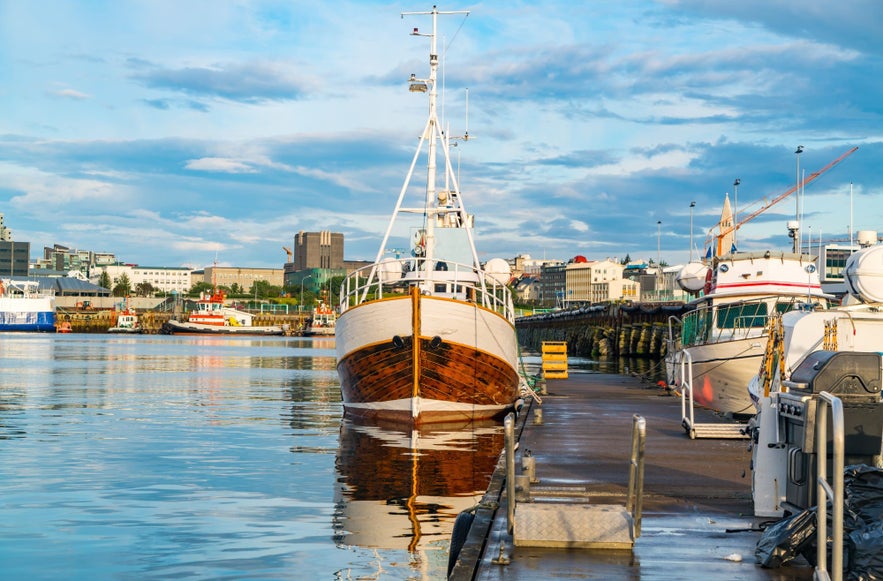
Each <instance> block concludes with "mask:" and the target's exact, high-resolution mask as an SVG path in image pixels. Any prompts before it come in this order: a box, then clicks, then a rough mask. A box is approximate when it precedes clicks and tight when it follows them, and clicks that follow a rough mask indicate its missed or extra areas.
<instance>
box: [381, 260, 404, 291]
mask: <svg viewBox="0 0 883 581" xmlns="http://www.w3.org/2000/svg"><path fill="white" fill-rule="evenodd" d="M379 270H380V272H379V276H380V281H381V282H383V283H384V284H388V283H391V282H395V281H397V280H399V279H400V278H402V261H401V260H396V259H395V258H392V257H391V256H388V257H386V258H384V259H383V260H381V261H380V265H379Z"/></svg>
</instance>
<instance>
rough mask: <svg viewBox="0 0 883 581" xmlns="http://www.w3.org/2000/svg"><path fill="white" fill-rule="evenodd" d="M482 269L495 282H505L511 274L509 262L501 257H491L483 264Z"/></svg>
mask: <svg viewBox="0 0 883 581" xmlns="http://www.w3.org/2000/svg"><path fill="white" fill-rule="evenodd" d="M484 271H485V272H486V273H487V274H488V276H489V277H490V278H491V279H492V280H493V281H494V282H496V283H497V284H506V283H508V282H509V277H510V276H511V275H512V269H510V268H509V263H508V262H506V260H505V259H503V258H491V259H490V260H488V261H487V264H485V265H484Z"/></svg>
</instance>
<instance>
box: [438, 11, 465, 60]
mask: <svg viewBox="0 0 883 581" xmlns="http://www.w3.org/2000/svg"><path fill="white" fill-rule="evenodd" d="M467 18H469V12H467V13H466V14H465V15H463V20H461V21H460V26H458V27H457V30H456V31H455V32H454V36H452V37H451V40H450V42H448V43H447V44H445V52H444V54H445V56H447V54H448V49H449V48H450V47H451V45H452V44H453V43H454V39H455V38H457V35H458V34H460V30H461V29H462V28H463V25H464V24H466V19H467Z"/></svg>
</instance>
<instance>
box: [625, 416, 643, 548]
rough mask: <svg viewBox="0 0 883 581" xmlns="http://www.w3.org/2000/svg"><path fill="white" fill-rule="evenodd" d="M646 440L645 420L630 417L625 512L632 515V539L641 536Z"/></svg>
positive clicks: (639, 417) (638, 417)
mask: <svg viewBox="0 0 883 581" xmlns="http://www.w3.org/2000/svg"><path fill="white" fill-rule="evenodd" d="M646 440H647V420H645V419H644V418H642V417H641V416H639V415H638V414H635V415H633V416H632V454H631V458H630V460H629V488H628V500H627V501H626V511H628V512H629V513H630V514H631V515H632V522H633V523H634V538H635V539H637V538H638V537H640V536H641V514H642V511H643V507H644V448H645V442H646Z"/></svg>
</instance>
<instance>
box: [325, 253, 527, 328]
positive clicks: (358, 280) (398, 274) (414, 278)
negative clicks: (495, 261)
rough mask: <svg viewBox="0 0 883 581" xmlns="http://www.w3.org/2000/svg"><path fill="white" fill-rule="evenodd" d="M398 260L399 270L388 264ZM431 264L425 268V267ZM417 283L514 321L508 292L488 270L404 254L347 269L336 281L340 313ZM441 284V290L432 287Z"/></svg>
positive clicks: (439, 293)
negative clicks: (385, 260) (398, 257)
mask: <svg viewBox="0 0 883 581" xmlns="http://www.w3.org/2000/svg"><path fill="white" fill-rule="evenodd" d="M396 263H398V264H399V265H400V266H401V271H399V270H398V269H397V267H394V270H392V271H389V270H385V269H388V268H389V267H390V266H391V265H395V264H396ZM430 266H431V267H432V268H427V267H430ZM413 285H418V286H420V287H421V290H422V291H423V292H425V293H426V294H429V295H434V296H441V297H446V298H452V299H459V300H463V301H470V302H474V303H476V304H478V305H480V306H482V307H484V308H486V309H490V310H492V311H495V312H497V313H499V314H501V315H503V316H504V317H506V319H507V320H509V321H513V322H514V321H515V307H514V305H513V303H512V292H511V290H510V289H509V287H507V286H506V285H505V284H502V283H500V282H498V281H497V280H496V279H494V277H493V276H491V275H490V274H489V273H487V272H485V271H484V270H481V269H477V268H475V267H474V266H472V265H466V264H460V263H457V262H449V261H446V260H433V261H432V262H431V263H430V262H429V261H427V260H426V259H425V258H405V259H401V260H397V261H390V262H383V263H380V264H379V265H378V264H371V265H368V266H364V267H362V268H360V269H358V270H356V271H354V272H352V273H350V274H349V275H348V276H347V277H346V278H345V279H344V280H343V282H342V283H341V285H340V313H341V314H343V313H344V312H346V310H347V309H350V308H352V307H354V306H357V305H360V304H362V303H366V302H371V301H376V300H380V299H381V298H384V296H388V294H389V293H394V292H397V291H399V292H400V291H403V290H405V289H407V287H409V286H413ZM436 285H444V288H445V290H444V291H436V290H435V289H436Z"/></svg>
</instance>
